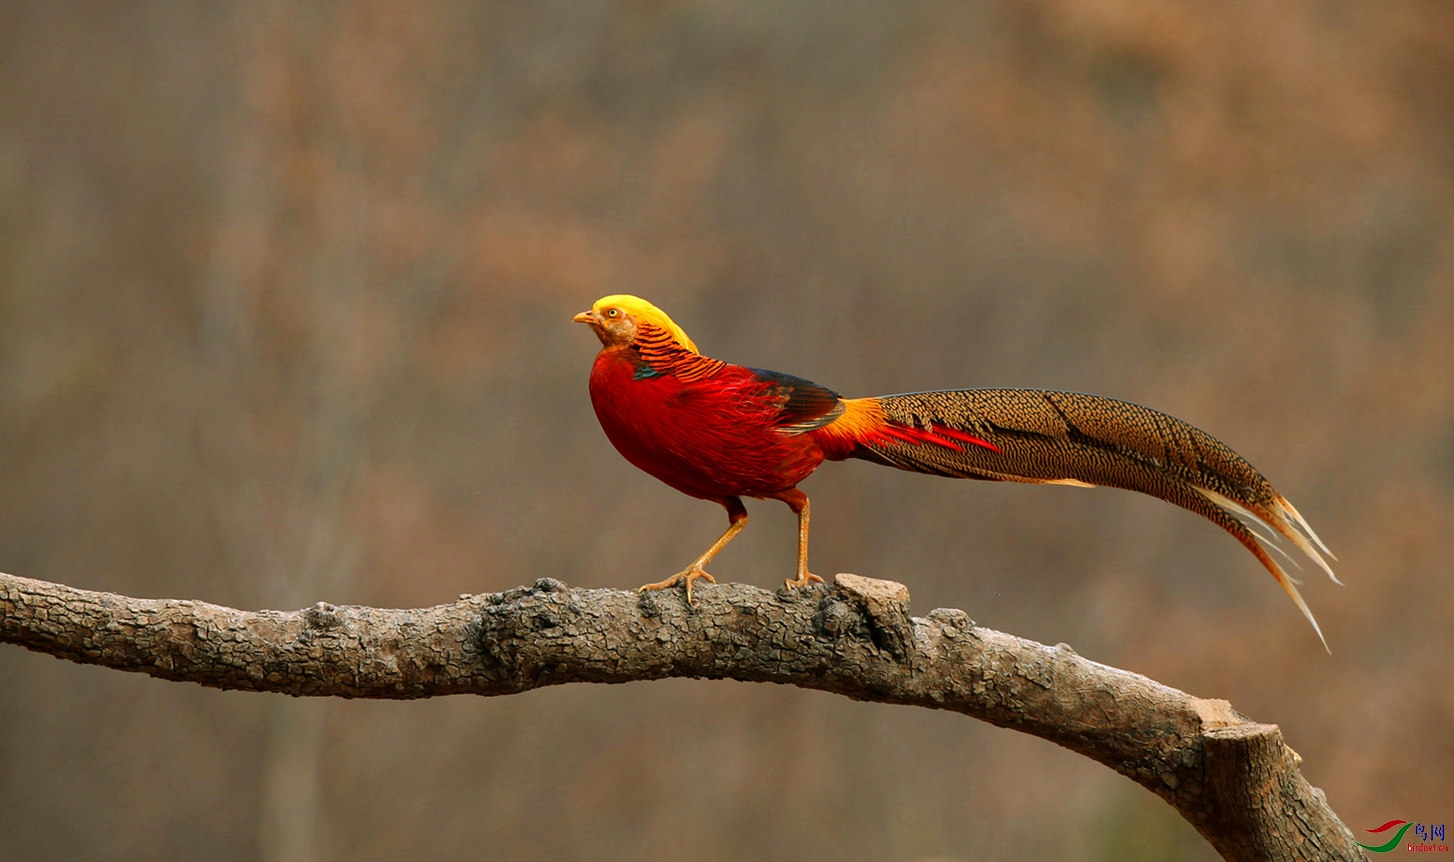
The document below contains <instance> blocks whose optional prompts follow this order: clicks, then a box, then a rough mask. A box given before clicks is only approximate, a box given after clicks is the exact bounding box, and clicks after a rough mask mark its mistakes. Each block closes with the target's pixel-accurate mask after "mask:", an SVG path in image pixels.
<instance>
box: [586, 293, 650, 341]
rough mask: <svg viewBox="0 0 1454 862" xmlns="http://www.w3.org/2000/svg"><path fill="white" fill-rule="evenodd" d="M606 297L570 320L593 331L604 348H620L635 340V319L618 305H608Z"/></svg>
mask: <svg viewBox="0 0 1454 862" xmlns="http://www.w3.org/2000/svg"><path fill="white" fill-rule="evenodd" d="M612 298H613V297H609V296H608V297H606V298H605V299H602V300H600V301H598V302H597V303H596V304H595V305H593V306H591V310H590V311H582V312H581V313H580V314H577V315H576V316H575V317H574V318H572V319H573V320H574V321H575V322H576V323H584V324H586V325H587V326H589V327H590V328H591V329H592V330H594V331H595V333H596V337H597V338H599V339H601V344H603V345H605V346H606V347H622V346H624V345H627V344H630V343H631V342H633V341H635V340H636V318H634V317H633V316H632V315H631V313H630V312H628V311H627V310H626V309H624V308H622V307H621V306H620V305H619V304H616V303H609V302H607V300H609V299H612Z"/></svg>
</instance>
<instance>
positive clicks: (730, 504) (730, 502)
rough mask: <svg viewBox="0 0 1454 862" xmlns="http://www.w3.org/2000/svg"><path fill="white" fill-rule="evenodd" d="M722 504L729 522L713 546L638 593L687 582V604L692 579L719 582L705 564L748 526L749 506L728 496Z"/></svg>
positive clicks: (689, 599) (640, 588)
mask: <svg viewBox="0 0 1454 862" xmlns="http://www.w3.org/2000/svg"><path fill="white" fill-rule="evenodd" d="M722 505H723V506H725V507H726V508H727V519H728V521H729V523H728V524H727V531H726V532H724V533H723V534H722V535H721V536H720V537H719V538H718V539H717V541H715V542H713V543H712V547H710V548H708V549H707V550H706V551H704V552H703V553H702V555H701V556H700V557H697V561H696V562H694V563H692V564H691V565H690V566H687V567H686V568H685V569H683V570H682V571H680V572H677V573H676V574H674V575H672V576H671V577H669V578H667V579H666V580H664V581H657V582H656V583H654V584H642V585H641V586H640V587H637V588H636V591H637V592H638V593H640V592H644V591H646V590H664V589H667V588H668V587H674V586H676V585H677V584H680V583H682V582H686V585H687V604H691V603H692V581H695V580H697V579H698V578H705V579H706V581H707V583H709V584H715V583H717V579H716V578H714V577H712V576H711V575H709V574H707V571H706V569H705V568H704V566H706V565H707V563H710V562H711V561H712V558H713V557H715V556H717V552H718V551H720V550H722V549H723V548H725V547H727V543H728V542H730V541H732V540H733V539H735V538H736V537H737V534H738V533H740V532H742V528H743V527H746V526H747V507H745V506H743V505H742V500H740V499H738V498H737V497H728V498H727V499H726V500H723V501H722Z"/></svg>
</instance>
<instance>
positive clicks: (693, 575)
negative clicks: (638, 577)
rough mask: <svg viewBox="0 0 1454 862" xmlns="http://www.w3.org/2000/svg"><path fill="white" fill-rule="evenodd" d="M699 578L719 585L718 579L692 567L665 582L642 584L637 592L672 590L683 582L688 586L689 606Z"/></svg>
mask: <svg viewBox="0 0 1454 862" xmlns="http://www.w3.org/2000/svg"><path fill="white" fill-rule="evenodd" d="M698 578H703V579H705V580H706V581H707V583H709V584H715V583H717V579H716V578H714V577H712V576H711V575H709V574H707V572H706V571H705V570H704V569H700V568H696V567H692V568H689V569H687V570H686V571H683V572H677V573H676V574H674V575H672V576H671V577H669V578H667V579H666V580H664V581H657V582H656V583H654V584H642V585H641V586H639V587H637V588H636V592H638V593H644V592H646V591H647V590H665V589H670V588H671V587H674V586H676V585H677V584H680V583H682V582H683V581H685V582H686V585H687V604H691V603H692V581H695V580H697V579H698Z"/></svg>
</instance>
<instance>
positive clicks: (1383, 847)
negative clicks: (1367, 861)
mask: <svg viewBox="0 0 1454 862" xmlns="http://www.w3.org/2000/svg"><path fill="white" fill-rule="evenodd" d="M1400 824H1402V825H1400ZM1413 825H1414V824H1412V823H1410V822H1408V821H1407V820H1390V821H1388V822H1387V823H1385V824H1383V825H1382V826H1380V827H1378V828H1377V829H1365V830H1363V831H1364V832H1387V831H1388V830H1390V829H1392V828H1393V827H1395V826H1398V827H1399V829H1398V832H1397V833H1395V834H1394V836H1393V837H1392V838H1390V839H1388V843H1387V844H1380V845H1378V846H1377V847H1374V846H1372V845H1371V844H1364V843H1363V842H1362V841H1359V842H1358V846H1359V847H1362V848H1363V849H1364V850H1368V851H1370V852H1372V853H1387V852H1389V851H1390V850H1392V849H1393V848H1395V847H1397V846H1398V845H1399V842H1401V841H1403V838H1404V833H1405V832H1407V831H1409V827H1410V826H1413Z"/></svg>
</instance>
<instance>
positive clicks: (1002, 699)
mask: <svg viewBox="0 0 1454 862" xmlns="http://www.w3.org/2000/svg"><path fill="white" fill-rule="evenodd" d="M695 594H696V604H694V605H693V606H691V607H688V606H687V605H686V604H685V602H684V600H683V596H682V594H681V593H680V592H678V591H667V592H660V593H656V592H648V593H634V592H624V591H621V590H582V589H569V588H567V587H566V586H565V585H564V584H562V583H560V582H559V581H556V580H553V579H549V578H547V579H542V580H540V581H537V582H536V583H535V585H534V586H532V587H521V588H517V589H513V590H509V591H507V592H504V593H496V594H486V595H479V596H468V597H462V598H461V600H460V601H458V602H456V603H454V604H449V605H439V606H436V607H432V608H423V609H414V610H391V609H381V608H371V607H355V606H341V607H340V606H333V605H328V604H324V603H321V602H320V603H319V604H317V605H315V606H313V607H311V608H307V609H305V610H301V611H290V612H280V611H259V612H249V611H240V610H234V609H232V608H225V607H221V606H218V605H212V604H207V603H205V602H197V601H178V600H170V599H169V600H153V599H135V598H127V597H125V596H118V595H114V594H111V593H101V592H91V591H88V590H78V589H74V588H72V587H67V586H62V585H59V584H52V583H48V582H45V581H36V580H31V579H28V578H20V577H16V576H13V575H5V574H0V642H8V643H16V644H20V645H22V646H25V647H27V648H29V649H32V650H35V651H37V652H45V653H49V654H51V655H54V656H56V657H58V658H63V659H68V660H70V661H75V662H81V663H84V664H98V665H102V666H104V667H111V668H116V669H118V670H129V671H139V672H141V673H147V674H150V675H152V676H156V677H161V678H162V679H169V680H177V681H187V682H195V683H198V684H200V685H206V686H212V687H214V688H223V689H242V690H246V691H271V692H279V693H283V694H290V695H295V696H305V695H306V696H334V697H370V698H399V699H402V698H420V697H433V696H435V695H443V694H478V695H487V696H492V695H503V694H513V693H516V692H520V691H526V690H529V689H532V688H539V687H541V686H547V685H559V684H563V683H572V682H600V683H620V682H631V681H636V680H647V679H664V678H667V677H698V678H707V679H737V680H744V681H749V682H776V683H789V684H792V685H797V686H801V687H803V688H811V689H818V690H820V691H828V692H834V693H837V694H842V695H846V696H848V697H851V698H854V699H856V700H866V701H876V702H880V703H900V704H910V705H915V706H923V707H928V708H931V709H949V710H954V711H956V712H961V713H964V714H965V715H969V716H973V717H974V718H978V719H981V720H983V721H987V722H989V723H991V724H995V725H998V726H1000V727H1008V728H1013V729H1015V730H1020V731H1023V732H1025V733H1030V734H1034V735H1035V736H1039V737H1043V738H1045V739H1048V740H1050V741H1052V742H1055V743H1058V744H1060V745H1063V746H1065V747H1066V748H1069V749H1071V750H1072V751H1076V752H1078V753H1080V754H1083V755H1085V756H1087V757H1090V758H1091V759H1093V760H1096V761H1098V762H1100V763H1103V764H1105V765H1106V766H1109V767H1110V768H1112V769H1114V770H1116V771H1117V772H1119V773H1121V774H1122V775H1125V776H1126V777H1128V778H1130V779H1132V780H1133V781H1135V782H1137V783H1138V784H1140V785H1142V786H1143V787H1146V788H1147V789H1149V790H1151V791H1152V792H1153V793H1155V794H1156V795H1158V796H1160V797H1161V798H1162V799H1165V800H1166V801H1167V802H1168V803H1170V804H1171V805H1172V806H1173V807H1174V808H1176V810H1177V811H1178V812H1180V813H1181V815H1182V816H1183V817H1185V818H1186V819H1187V820H1188V821H1190V822H1191V823H1192V825H1193V826H1195V827H1196V828H1197V830H1198V831H1199V832H1201V834H1202V835H1203V836H1205V837H1206V838H1207V840H1208V841H1210V842H1211V843H1212V845H1213V846H1214V847H1216V849H1217V850H1218V851H1219V852H1220V853H1221V854H1222V855H1223V856H1224V857H1225V858H1227V859H1231V860H1300V859H1308V860H1312V859H1316V860H1335V859H1336V860H1344V859H1346V860H1357V859H1361V858H1362V856H1361V855H1360V853H1359V852H1358V849H1357V848H1358V845H1357V844H1356V843H1355V842H1354V840H1353V836H1352V833H1350V832H1349V831H1348V828H1347V827H1346V826H1344V824H1343V823H1342V822H1341V821H1340V820H1339V819H1338V817H1337V816H1336V815H1335V814H1334V813H1333V812H1332V810H1331V809H1330V808H1329V807H1328V805H1327V801H1326V799H1325V798H1324V796H1323V793H1322V791H1321V790H1318V789H1316V788H1314V787H1311V786H1310V785H1309V784H1308V783H1307V781H1306V780H1305V779H1304V778H1303V777H1302V774H1301V773H1300V772H1299V771H1298V764H1299V763H1300V758H1299V757H1298V756H1297V754H1296V753H1295V752H1293V751H1292V749H1290V748H1288V747H1287V746H1286V745H1284V744H1283V742H1282V734H1281V731H1279V729H1278V728H1277V726H1276V725H1269V724H1259V723H1257V722H1254V721H1252V720H1250V719H1248V718H1246V717H1245V716H1243V715H1241V714H1239V713H1237V712H1236V711H1235V710H1233V709H1232V708H1231V706H1230V705H1229V704H1228V703H1227V702H1226V701H1222V700H1203V699H1201V698H1197V697H1192V696H1191V695H1188V694H1185V693H1184V692H1180V691H1177V690H1176V689H1173V688H1168V687H1167V686H1164V685H1161V684H1160V683H1157V682H1154V681H1153V680H1150V679H1147V678H1146V677H1144V676H1140V675H1139V674H1134V673H1130V672H1128V671H1123V670H1117V669H1115V668H1111V667H1107V666H1105V665H1101V664H1097V663H1096V662H1093V661H1089V660H1087V659H1084V658H1081V657H1080V656H1078V655H1076V654H1075V652H1074V651H1073V650H1071V649H1070V647H1068V646H1066V645H1064V644H1060V645H1058V646H1054V647H1048V646H1045V645H1043V644H1038V643H1035V642H1033V641H1027V640H1023V639H1020V638H1016V637H1013V636H1011V635H1007V634H1002V633H1000V632H997V631H993V630H990V629H986V628H982V627H980V626H977V625H976V624H975V623H974V622H973V621H972V620H970V619H969V617H968V616H966V615H965V614H964V612H963V611H957V610H945V609H940V610H935V611H932V612H930V613H929V615H928V616H927V617H924V618H911V617H910V616H909V613H908V600H909V593H908V590H907V588H905V587H904V586H903V585H902V584H897V583H894V582H891V581H876V580H871V579H868V578H861V577H858V576H855V575H839V576H838V577H837V578H836V579H835V582H834V584H833V585H832V586H831V587H827V588H815V589H806V590H795V591H792V592H788V591H785V590H784V591H779V592H777V593H770V592H767V591H766V590H762V589H759V588H756V587H751V586H746V585H742V584H724V585H719V586H699V587H698V589H697V590H696V591H695Z"/></svg>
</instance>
